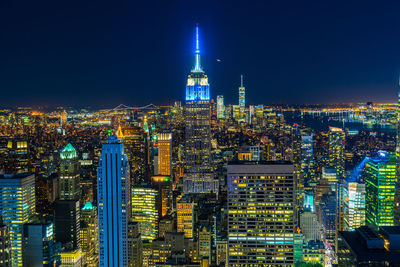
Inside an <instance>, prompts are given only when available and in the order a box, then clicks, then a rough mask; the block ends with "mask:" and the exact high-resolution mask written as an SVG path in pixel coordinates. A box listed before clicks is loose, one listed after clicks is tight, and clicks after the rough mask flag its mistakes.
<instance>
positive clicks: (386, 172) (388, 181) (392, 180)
mask: <svg viewBox="0 0 400 267" xmlns="http://www.w3.org/2000/svg"><path fill="white" fill-rule="evenodd" d="M364 175H365V178H364V179H365V191H366V200H365V206H366V214H365V216H366V222H367V224H368V225H370V226H371V227H373V228H375V229H377V228H379V227H381V226H393V225H394V195H395V191H396V155H395V153H388V152H383V151H379V152H378V155H377V156H376V157H373V158H370V159H369V161H368V162H367V163H366V164H365V169H364Z"/></svg>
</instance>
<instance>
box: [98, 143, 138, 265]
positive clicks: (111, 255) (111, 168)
mask: <svg viewBox="0 0 400 267" xmlns="http://www.w3.org/2000/svg"><path fill="white" fill-rule="evenodd" d="M129 178H130V177H129V163H128V158H127V156H126V154H125V153H124V145H123V144H122V142H121V141H120V140H118V139H117V137H116V136H110V137H109V138H108V141H107V143H106V144H103V148H102V154H101V160H100V166H99V168H98V181H97V188H98V216H99V266H101V267H105V266H107V267H117V266H127V265H128V261H129V253H128V252H129V248H128V222H129V218H130V214H131V207H130V192H129V188H130V183H129V182H130V179H129Z"/></svg>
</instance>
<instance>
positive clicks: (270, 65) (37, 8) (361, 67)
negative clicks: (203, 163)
mask: <svg viewBox="0 0 400 267" xmlns="http://www.w3.org/2000/svg"><path fill="white" fill-rule="evenodd" d="M399 10H400V1H298V0H297V1H267V0H265V1H217V0H214V1H189V0H186V1H173V0H171V1H104V2H103V1H89V0H88V1H85V0H79V1H54V0H53V1H40V0H38V1H18V0H3V1H0V92H1V101H0V105H16V104H23V105H39V104H47V105H51V106H57V105H71V106H84V105H90V106H98V107H99V106H106V107H112V106H116V105H118V104H119V103H125V104H128V105H133V106H136V105H144V104H147V103H150V102H153V103H155V104H167V103H172V101H174V100H182V99H183V96H184V91H185V81H186V76H187V74H188V73H189V71H190V69H191V66H192V63H193V55H192V54H193V50H194V49H193V46H194V39H193V38H194V25H195V23H196V22H199V25H200V34H201V42H202V43H201V50H202V65H203V67H204V69H205V71H206V72H207V74H208V76H209V80H210V85H211V95H212V96H213V97H215V96H216V95H217V94H223V95H224V96H225V99H226V102H227V103H233V102H235V103H236V102H237V95H238V93H237V87H238V85H239V82H240V74H244V76H245V86H246V89H247V91H246V93H247V99H246V101H247V103H249V104H261V103H262V104H271V103H334V102H355V101H374V102H379V101H385V102H388V101H392V102H394V101H395V100H396V93H397V80H398V78H397V77H398V75H399V73H400V16H399ZM217 59H220V60H221V61H220V62H218V61H217Z"/></svg>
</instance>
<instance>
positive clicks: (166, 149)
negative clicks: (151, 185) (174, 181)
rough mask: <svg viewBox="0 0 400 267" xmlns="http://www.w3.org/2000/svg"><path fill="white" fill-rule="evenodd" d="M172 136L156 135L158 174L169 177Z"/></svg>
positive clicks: (169, 134)
mask: <svg viewBox="0 0 400 267" xmlns="http://www.w3.org/2000/svg"><path fill="white" fill-rule="evenodd" d="M171 158H172V134H171V133H160V134H158V174H160V175H167V176H170V175H171Z"/></svg>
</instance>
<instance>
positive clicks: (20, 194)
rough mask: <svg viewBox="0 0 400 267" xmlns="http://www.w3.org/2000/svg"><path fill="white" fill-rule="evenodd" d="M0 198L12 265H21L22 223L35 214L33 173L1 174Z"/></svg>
mask: <svg viewBox="0 0 400 267" xmlns="http://www.w3.org/2000/svg"><path fill="white" fill-rule="evenodd" d="M0 199H1V201H0V216H2V218H3V222H4V224H6V225H8V226H9V227H10V240H11V247H12V248H13V249H12V251H11V256H12V266H22V232H23V225H24V224H25V223H29V222H30V221H31V219H32V218H33V216H34V215H35V177H34V175H25V174H16V175H7V174H5V175H1V176H0Z"/></svg>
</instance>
